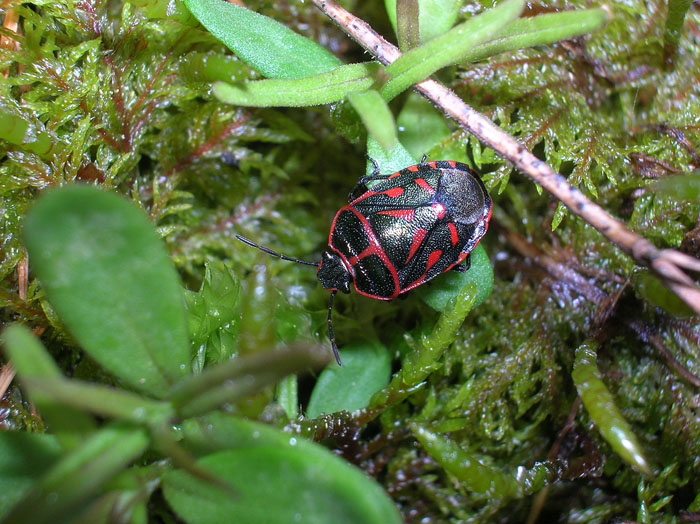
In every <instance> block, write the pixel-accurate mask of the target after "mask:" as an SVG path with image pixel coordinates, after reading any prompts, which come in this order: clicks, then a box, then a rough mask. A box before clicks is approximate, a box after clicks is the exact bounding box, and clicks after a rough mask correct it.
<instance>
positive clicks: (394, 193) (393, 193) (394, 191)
mask: <svg viewBox="0 0 700 524" xmlns="http://www.w3.org/2000/svg"><path fill="white" fill-rule="evenodd" d="M382 193H383V194H385V195H386V196H388V197H389V198H398V197H400V196H401V195H403V188H402V187H392V188H391V189H387V190H386V191H382Z"/></svg>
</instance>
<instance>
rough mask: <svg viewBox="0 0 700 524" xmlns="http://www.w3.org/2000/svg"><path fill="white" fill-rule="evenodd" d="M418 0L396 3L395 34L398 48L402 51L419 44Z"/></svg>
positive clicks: (405, 0) (403, 0)
mask: <svg viewBox="0 0 700 524" xmlns="http://www.w3.org/2000/svg"><path fill="white" fill-rule="evenodd" d="M419 12H420V10H419V8H418V0H401V1H400V2H397V3H396V36H397V38H398V41H399V49H401V51H403V52H404V53H405V52H406V51H408V50H409V49H413V48H414V47H418V45H419V44H420V34H419V31H420V29H419V22H418V18H419Z"/></svg>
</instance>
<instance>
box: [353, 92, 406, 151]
mask: <svg viewBox="0 0 700 524" xmlns="http://www.w3.org/2000/svg"><path fill="white" fill-rule="evenodd" d="M348 100H349V101H350V103H351V104H352V107H354V108H355V111H357V114H358V115H360V118H361V119H362V123H363V124H364V125H365V127H366V128H367V133H369V134H370V135H371V136H373V137H374V139H375V140H376V141H377V142H378V143H379V145H381V146H382V148H384V150H385V151H391V150H392V149H394V147H395V146H396V144H397V142H398V138H397V137H396V123H395V122H394V115H392V114H391V110H390V109H389V106H388V105H387V103H386V102H385V101H384V99H383V98H382V97H381V95H380V94H379V93H378V92H377V91H374V90H373V89H370V90H368V91H365V92H362V93H357V92H355V93H350V94H349V95H348Z"/></svg>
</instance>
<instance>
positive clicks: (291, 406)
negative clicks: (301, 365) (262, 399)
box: [276, 375, 299, 420]
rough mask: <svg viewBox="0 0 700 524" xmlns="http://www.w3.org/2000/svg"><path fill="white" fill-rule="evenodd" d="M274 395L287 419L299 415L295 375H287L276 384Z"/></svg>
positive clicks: (297, 387) (297, 382)
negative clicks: (275, 393)
mask: <svg viewBox="0 0 700 524" xmlns="http://www.w3.org/2000/svg"><path fill="white" fill-rule="evenodd" d="M276 397H277V403H278V404H279V405H280V406H282V409H283V410H284V412H285V414H286V415H287V418H288V419H289V420H294V419H296V418H297V417H298V416H299V381H298V379H297V376H296V375H289V376H288V377H286V378H283V379H282V380H281V381H280V383H279V384H277V395H276Z"/></svg>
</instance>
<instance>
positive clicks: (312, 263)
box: [236, 235, 318, 267]
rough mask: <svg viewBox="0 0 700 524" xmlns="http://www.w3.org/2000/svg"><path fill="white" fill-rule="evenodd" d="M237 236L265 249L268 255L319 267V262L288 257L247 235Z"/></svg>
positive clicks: (262, 249)
mask: <svg viewBox="0 0 700 524" xmlns="http://www.w3.org/2000/svg"><path fill="white" fill-rule="evenodd" d="M236 238H237V239H238V240H240V241H241V242H243V243H244V244H248V245H249V246H251V247H255V248H258V249H259V250H260V251H264V252H265V253H267V254H268V255H272V256H273V257H277V258H281V259H282V260H289V261H290V262H296V263H297V264H305V265H307V266H316V267H318V262H307V261H306V260H299V259H298V258H292V257H288V256H287V255H282V254H281V253H278V252H277V251H272V249H270V248H269V247H265V246H261V245H260V244H256V243H255V242H253V241H252V240H248V239H247V238H246V237H242V236H241V235H236Z"/></svg>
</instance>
